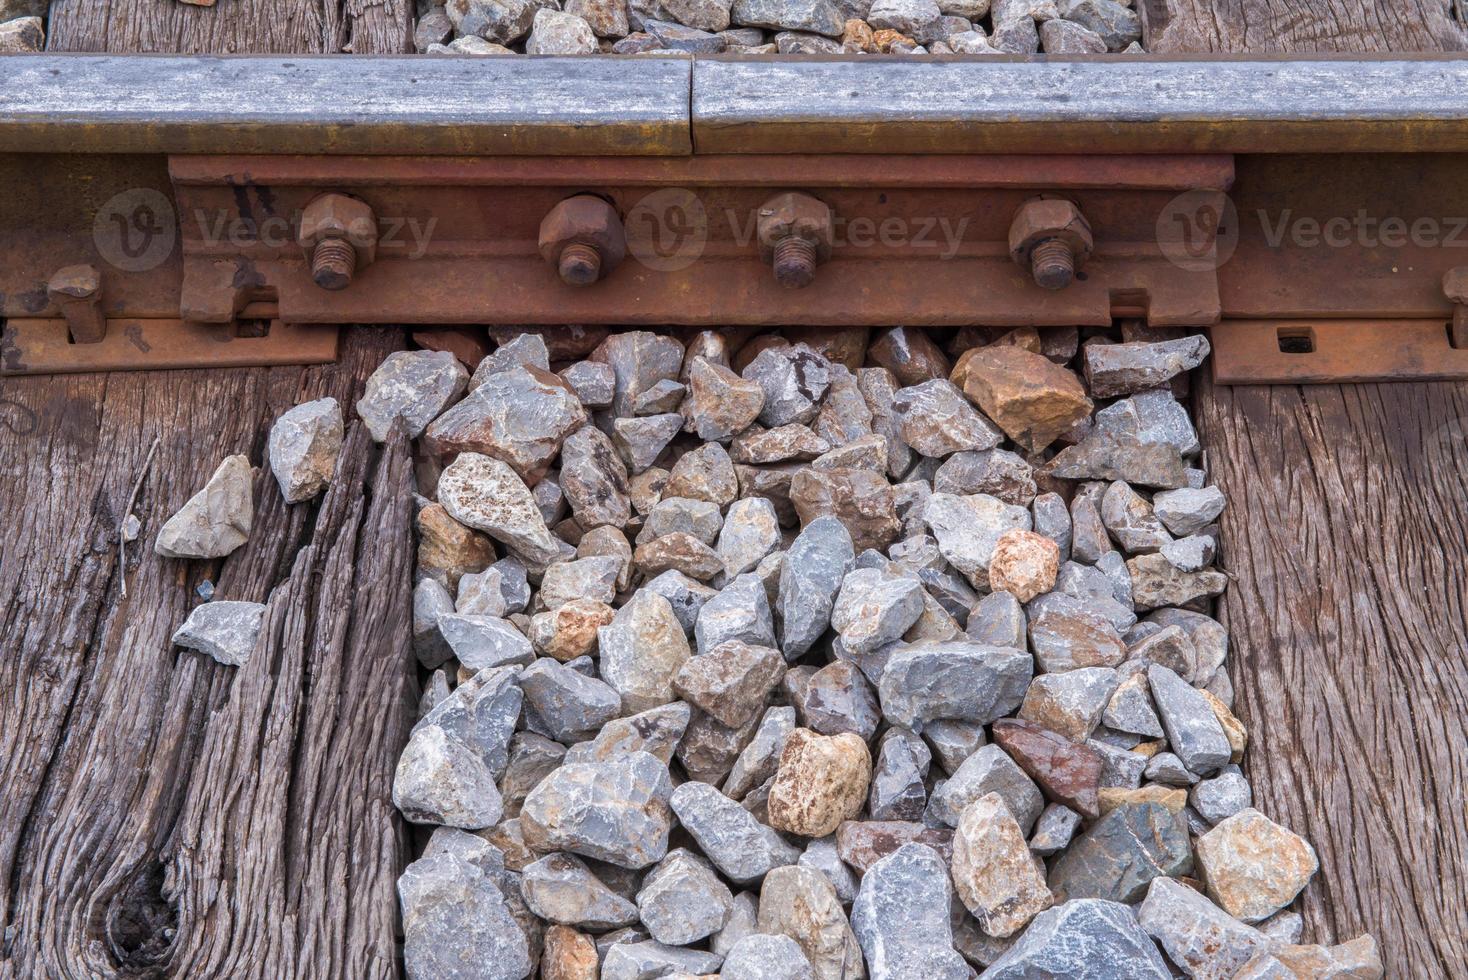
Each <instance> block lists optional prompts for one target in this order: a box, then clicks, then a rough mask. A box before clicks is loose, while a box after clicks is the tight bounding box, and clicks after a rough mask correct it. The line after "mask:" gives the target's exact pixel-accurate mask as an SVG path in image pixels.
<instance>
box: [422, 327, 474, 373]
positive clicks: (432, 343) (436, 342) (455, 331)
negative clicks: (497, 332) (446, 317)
mask: <svg viewBox="0 0 1468 980" xmlns="http://www.w3.org/2000/svg"><path fill="white" fill-rule="evenodd" d="M412 336H413V343H415V344H417V345H418V346H419V347H422V348H423V349H424V350H446V351H448V352H449V353H450V354H452V355H454V356H455V357H457V358H458V359H459V363H461V364H463V365H464V366H465V367H466V368H468V369H469V370H470V371H472V370H474V369H475V368H477V367H478V366H479V362H480V361H482V360H484V359H485V358H486V357H488V356H489V338H488V337H487V336H486V335H485V333H484V328H483V327H427V328H424V329H421V330H414V331H413V334H412Z"/></svg>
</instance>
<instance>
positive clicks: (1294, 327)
mask: <svg viewBox="0 0 1468 980" xmlns="http://www.w3.org/2000/svg"><path fill="white" fill-rule="evenodd" d="M1209 337H1210V339H1211V341H1212V344H1213V357H1212V364H1213V379H1214V381H1216V382H1217V383H1219V384H1328V383H1348V382H1356V381H1457V380H1464V379H1468V349H1464V348H1458V347H1454V346H1453V340H1452V325H1451V323H1450V322H1449V321H1448V320H1447V319H1446V318H1445V319H1441V320H1437V319H1433V320H1320V319H1310V320H1304V319H1301V320H1226V321H1224V322H1223V323H1221V324H1219V325H1218V326H1216V327H1214V328H1212V330H1210V332H1209Z"/></svg>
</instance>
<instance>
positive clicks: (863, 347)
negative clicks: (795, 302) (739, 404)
mask: <svg viewBox="0 0 1468 980" xmlns="http://www.w3.org/2000/svg"><path fill="white" fill-rule="evenodd" d="M850 23H851V22H850V21H847V25H848V26H849V25H850ZM858 23H860V22H858ZM783 333H784V334H785V337H786V339H787V340H789V341H790V343H792V344H805V345H806V346H807V347H809V348H810V349H811V350H813V351H815V352H816V353H817V354H820V355H821V356H822V357H824V358H825V359H826V360H828V361H830V362H831V363H832V364H841V365H843V366H845V368H846V370H848V371H855V370H856V369H857V368H859V367H861V366H862V364H863V363H864V362H865V361H866V359H867V339H868V338H869V337H870V336H871V333H872V331H871V328H869V327H800V326H791V327H785V328H784V330H783Z"/></svg>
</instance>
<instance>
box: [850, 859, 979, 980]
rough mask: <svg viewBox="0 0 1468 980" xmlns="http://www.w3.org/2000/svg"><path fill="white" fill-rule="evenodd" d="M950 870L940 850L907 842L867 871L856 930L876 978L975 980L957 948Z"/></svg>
mask: <svg viewBox="0 0 1468 980" xmlns="http://www.w3.org/2000/svg"><path fill="white" fill-rule="evenodd" d="M952 899H953V894H952V889H951V888H950V887H949V884H948V868H947V867H946V866H945V864H944V862H943V859H942V858H941V857H939V855H938V852H937V851H935V850H933V849H932V848H931V847H927V846H926V845H923V844H905V845H903V846H902V847H900V848H898V849H897V850H896V851H894V852H893V853H892V854H889V855H888V856H886V857H884V858H882V859H881V860H879V861H877V862H876V863H875V864H873V865H872V866H871V867H870V868H868V869H867V871H866V874H864V875H862V879H861V890H860V891H859V892H858V893H857V896H856V901H855V902H853V903H852V905H851V928H852V931H853V932H855V933H856V938H857V941H858V942H859V943H860V944H861V949H862V952H863V953H865V954H866V962H867V968H868V971H869V976H870V977H871V980H909V978H914V977H922V978H932V980H970V978H971V977H972V976H973V971H972V970H971V969H970V968H969V965H968V964H967V963H966V962H964V959H963V957H962V956H959V955H958V952H957V951H956V950H955V949H954V948H953V929H952V925H951V924H950V922H949V907H950V904H951V902H952Z"/></svg>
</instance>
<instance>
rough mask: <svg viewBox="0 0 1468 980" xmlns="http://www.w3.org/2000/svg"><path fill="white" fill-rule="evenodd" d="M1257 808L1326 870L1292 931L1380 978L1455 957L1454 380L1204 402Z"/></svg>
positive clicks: (1463, 948)
mask: <svg viewBox="0 0 1468 980" xmlns="http://www.w3.org/2000/svg"><path fill="white" fill-rule="evenodd" d="M1196 400H1197V407H1198V416H1199V418H1198V424H1199V429H1200V434H1201V436H1202V439H1203V445H1204V446H1205V447H1207V452H1208V459H1209V462H1210V465H1211V469H1212V473H1213V476H1214V478H1215V479H1216V481H1217V483H1218V485H1219V487H1220V488H1221V489H1222V490H1223V492H1224V493H1225V494H1226V495H1227V497H1228V500H1229V506H1228V509H1227V510H1225V511H1224V514H1223V518H1222V532H1223V538H1222V542H1221V543H1222V548H1221V552H1222V561H1223V566H1224V567H1225V568H1226V570H1227V571H1228V572H1229V573H1230V575H1231V576H1232V579H1233V581H1232V584H1231V585H1230V586H1229V589H1228V591H1227V592H1226V593H1225V594H1224V596H1223V599H1222V603H1221V610H1222V617H1223V619H1224V622H1225V625H1227V627H1228V629H1229V634H1230V642H1231V645H1232V652H1231V654H1230V663H1231V668H1230V675H1231V676H1232V678H1233V681H1234V686H1235V688H1236V690H1237V695H1238V700H1237V705H1236V710H1237V711H1238V714H1239V716H1240V718H1241V719H1242V720H1243V722H1244V723H1245V724H1246V725H1247V726H1248V729H1249V733H1250V745H1249V750H1248V754H1247V758H1246V760H1245V763H1244V768H1245V772H1247V773H1248V774H1249V777H1250V780H1251V782H1252V783H1253V787H1254V799H1255V804H1256V806H1258V808H1259V809H1260V810H1262V811H1263V812H1264V813H1266V814H1268V815H1269V816H1271V817H1273V818H1274V819H1276V820H1278V821H1280V822H1281V823H1283V824H1285V825H1286V826H1289V827H1291V828H1293V829H1294V830H1296V831H1298V832H1299V833H1301V834H1304V835H1305V836H1306V837H1307V838H1308V839H1309V840H1310V841H1311V842H1312V843H1313V844H1314V845H1315V848H1316V850H1317V852H1318V853H1319V856H1320V862H1321V870H1320V873H1319V874H1318V875H1317V876H1316V877H1315V880H1314V881H1313V882H1312V883H1311V885H1310V886H1309V887H1308V888H1307V889H1306V890H1305V893H1304V897H1303V900H1302V906H1303V912H1304V914H1305V916H1306V919H1307V923H1308V928H1307V935H1313V937H1314V939H1315V941H1319V942H1333V941H1343V940H1346V939H1351V938H1354V937H1355V936H1357V935H1359V934H1361V933H1362V932H1370V933H1372V934H1373V935H1374V936H1376V938H1377V940H1378V942H1379V943H1380V944H1381V947H1382V951H1383V957H1384V959H1385V960H1386V962H1387V976H1391V977H1448V976H1461V975H1462V973H1461V971H1462V967H1463V964H1464V962H1468V889H1465V888H1464V884H1463V882H1464V871H1465V868H1468V824H1465V822H1464V813H1465V807H1468V784H1465V782H1464V780H1463V776H1462V774H1463V773H1464V772H1465V771H1468V507H1465V499H1468V385H1463V384H1453V383H1438V384H1395V385H1319V386H1308V387H1293V386H1291V387H1234V388H1227V387H1216V386H1213V385H1212V384H1211V383H1208V382H1204V383H1203V384H1202V385H1201V387H1200V390H1199V392H1198V394H1197V399H1196Z"/></svg>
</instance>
